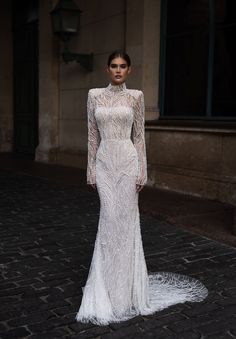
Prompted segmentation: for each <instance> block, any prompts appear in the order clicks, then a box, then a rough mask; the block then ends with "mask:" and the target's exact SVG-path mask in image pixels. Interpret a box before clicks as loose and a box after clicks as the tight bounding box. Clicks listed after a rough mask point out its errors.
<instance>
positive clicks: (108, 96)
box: [87, 83, 147, 184]
mask: <svg viewBox="0 0 236 339" xmlns="http://www.w3.org/2000/svg"><path fill="white" fill-rule="evenodd" d="M87 109H88V167H87V181H88V183H95V182H96V173H95V170H96V168H95V167H96V166H95V164H96V153H97V149H98V147H99V144H100V141H101V140H103V141H106V140H107V141H108V140H117V142H118V141H119V140H126V139H129V140H130V139H131V140H132V141H133V144H134V146H135V148H136V151H137V154H138V162H139V173H140V175H139V178H138V180H137V182H138V183H140V184H144V183H145V182H146V180H147V173H146V147H145V137H144V97H143V93H142V91H139V90H133V89H127V88H126V85H125V83H123V84H121V85H116V86H115V85H112V84H109V85H108V86H107V87H106V88H94V89H91V90H90V91H89V94H88V104H87Z"/></svg>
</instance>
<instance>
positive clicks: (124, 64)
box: [111, 62, 127, 66]
mask: <svg viewBox="0 0 236 339" xmlns="http://www.w3.org/2000/svg"><path fill="white" fill-rule="evenodd" d="M111 65H113V66H126V65H127V63H123V64H115V63H113V62H112V63H111Z"/></svg>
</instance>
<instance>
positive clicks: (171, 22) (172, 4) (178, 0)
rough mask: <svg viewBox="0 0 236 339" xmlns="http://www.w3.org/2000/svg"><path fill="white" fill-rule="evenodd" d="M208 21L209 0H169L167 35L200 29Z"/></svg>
mask: <svg viewBox="0 0 236 339" xmlns="http://www.w3.org/2000/svg"><path fill="white" fill-rule="evenodd" d="M164 1H166V0H164ZM208 21H209V7H208V1H207V0H168V5H167V35H171V34H179V33H182V32H186V31H188V32H189V31H190V30H194V29H199V27H200V26H206V25H208Z"/></svg>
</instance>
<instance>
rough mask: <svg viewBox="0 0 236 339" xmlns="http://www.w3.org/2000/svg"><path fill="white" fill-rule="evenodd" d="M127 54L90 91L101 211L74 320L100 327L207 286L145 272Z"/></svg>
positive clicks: (111, 62) (91, 155)
mask: <svg viewBox="0 0 236 339" xmlns="http://www.w3.org/2000/svg"><path fill="white" fill-rule="evenodd" d="M130 71H131V61H130V58H129V56H128V55H127V54H126V53H124V52H122V51H115V52H113V53H112V54H111V55H110V56H109V58H108V62H107V72H108V73H109V75H110V84H109V85H108V86H107V87H106V88H94V89H91V90H90V91H89V93H88V103H87V110H88V165H87V183H88V184H89V185H91V186H92V187H93V188H94V189H97V191H98V194H99V198H100V217H99V224H98V231H97V236H96V241H95V246H94V252H93V257H92V262H91V266H90V270H89V274H88V278H87V282H86V285H85V287H83V298H82V302H81V306H80V309H79V311H78V313H77V315H76V320H77V321H80V322H89V321H91V322H92V323H94V324H98V325H107V324H109V323H111V322H120V321H124V320H127V319H130V318H132V317H134V316H137V315H139V314H141V315H148V314H152V313H154V312H156V311H159V310H162V309H164V308H166V307H168V306H170V305H174V304H177V303H184V302H186V301H192V302H193V301H197V302H200V301H202V300H203V299H204V298H205V297H206V296H207V289H206V287H205V286H204V285H203V284H202V283H201V282H200V281H198V280H196V279H194V278H191V277H188V276H185V275H180V274H175V273H168V272H153V273H149V274H148V273H147V267H146V262H145V258H144V252H143V245H142V239H141V232H140V220H139V209H138V195H139V192H140V191H141V190H142V188H143V186H144V185H145V183H146V181H147V164H146V148H145V135H144V97H143V93H142V92H141V91H139V90H134V89H127V88H126V85H125V81H126V79H127V76H128V75H129V74H130Z"/></svg>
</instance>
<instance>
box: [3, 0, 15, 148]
mask: <svg viewBox="0 0 236 339" xmlns="http://www.w3.org/2000/svg"><path fill="white" fill-rule="evenodd" d="M12 44H13V43H12V17H11V1H7V0H4V1H1V11H0V51H1V53H0V68H1V71H0V152H11V151H12V150H13V55H12V53H13V48H12Z"/></svg>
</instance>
